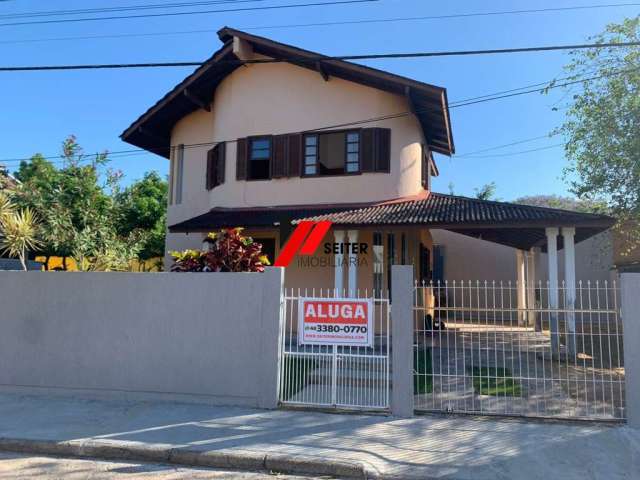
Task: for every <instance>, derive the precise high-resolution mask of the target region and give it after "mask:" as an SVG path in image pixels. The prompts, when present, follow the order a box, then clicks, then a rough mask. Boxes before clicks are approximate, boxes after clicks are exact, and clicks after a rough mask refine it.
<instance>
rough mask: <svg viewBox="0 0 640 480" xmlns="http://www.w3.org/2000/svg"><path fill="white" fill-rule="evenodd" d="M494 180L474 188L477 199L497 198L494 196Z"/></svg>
mask: <svg viewBox="0 0 640 480" xmlns="http://www.w3.org/2000/svg"><path fill="white" fill-rule="evenodd" d="M496 188H497V187H496V182H491V183H486V184H484V185H483V186H482V187H480V188H474V189H473V191H474V192H476V194H475V195H476V198H477V199H478V200H498V199H497V198H496Z"/></svg>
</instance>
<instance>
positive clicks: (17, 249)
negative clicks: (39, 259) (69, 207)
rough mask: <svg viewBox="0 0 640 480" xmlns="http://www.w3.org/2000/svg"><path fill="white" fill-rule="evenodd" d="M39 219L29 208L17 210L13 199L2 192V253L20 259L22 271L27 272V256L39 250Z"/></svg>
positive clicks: (0, 250) (0, 242) (0, 202)
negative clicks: (32, 251) (30, 252)
mask: <svg viewBox="0 0 640 480" xmlns="http://www.w3.org/2000/svg"><path fill="white" fill-rule="evenodd" d="M39 230H40V229H39V226H38V219H37V217H36V215H35V214H34V213H33V211H32V210H31V209H30V208H29V207H27V208H24V209H17V208H16V206H15V205H14V203H13V202H12V200H11V198H10V197H9V195H8V194H6V193H5V192H2V191H0V252H2V253H5V254H7V255H9V256H10V257H18V258H19V259H20V263H21V264H22V269H23V270H27V262H26V260H27V254H28V252H29V251H30V250H34V249H36V248H38V246H39V245H40V241H39V240H38V235H39V233H40V232H39Z"/></svg>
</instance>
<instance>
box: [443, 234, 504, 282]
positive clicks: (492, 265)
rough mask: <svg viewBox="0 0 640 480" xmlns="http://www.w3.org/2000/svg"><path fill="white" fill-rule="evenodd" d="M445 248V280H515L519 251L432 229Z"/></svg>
mask: <svg viewBox="0 0 640 480" xmlns="http://www.w3.org/2000/svg"><path fill="white" fill-rule="evenodd" d="M431 236H432V237H433V243H434V244H437V245H442V246H443V247H444V278H445V280H450V281H452V280H456V281H460V280H464V281H467V280H473V281H475V280H480V281H484V280H487V281H493V280H495V281H496V282H498V281H501V280H502V281H504V282H507V281H512V282H513V281H515V279H516V250H515V249H514V248H511V247H506V246H504V245H499V244H497V243H492V242H487V241H485V240H478V239H476V238H472V237H467V236H466V235H461V234H459V233H454V232H449V231H447V230H431Z"/></svg>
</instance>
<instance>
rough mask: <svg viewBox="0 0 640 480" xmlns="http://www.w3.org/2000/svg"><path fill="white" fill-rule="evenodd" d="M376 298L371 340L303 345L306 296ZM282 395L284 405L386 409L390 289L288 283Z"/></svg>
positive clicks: (283, 320) (388, 365)
mask: <svg viewBox="0 0 640 480" xmlns="http://www.w3.org/2000/svg"><path fill="white" fill-rule="evenodd" d="M347 294H350V298H359V299H372V302H373V329H374V332H373V343H372V345H371V346H353V345H350V346H339V345H301V344H300V343H299V341H298V309H299V308H300V304H299V300H300V298H301V297H313V298H347ZM284 302H285V307H284V313H283V316H282V320H281V321H282V322H283V325H282V331H283V332H284V333H283V336H282V340H281V345H280V348H281V352H280V353H281V367H280V388H279V401H280V403H281V404H282V405H295V406H306V407H324V408H326V407H333V408H355V409H364V410H367V409H372V410H387V409H389V406H390V403H389V402H390V395H389V390H390V381H391V376H390V360H389V346H390V305H389V297H388V294H386V292H385V295H382V292H370V291H368V290H358V291H356V292H347V290H346V289H343V290H336V289H315V288H313V289H305V290H301V289H285V294H284Z"/></svg>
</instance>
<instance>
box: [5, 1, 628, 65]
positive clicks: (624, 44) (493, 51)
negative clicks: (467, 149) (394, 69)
mask: <svg viewBox="0 0 640 480" xmlns="http://www.w3.org/2000/svg"><path fill="white" fill-rule="evenodd" d="M352 1H370V0H352ZM636 46H640V42H617V43H616V42H614V43H582V44H575V45H551V46H541V47H520V48H497V49H488V50H453V51H439V52H409V53H378V54H365V55H338V56H326V55H312V56H308V57H282V58H260V59H253V60H220V61H218V62H216V63H215V64H216V65H247V64H263V63H282V62H302V63H305V62H307V63H310V62H317V61H329V60H381V59H400V58H429V57H453V56H470V55H496V54H505V53H530V52H549V51H559V50H581V49H587V48H620V47H636ZM206 63H207V62H190V61H186V62H148V63H103V64H84V65H37V66H19V67H0V72H28V71H55V70H104V69H124V68H164V67H199V66H202V65H205V64H206Z"/></svg>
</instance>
